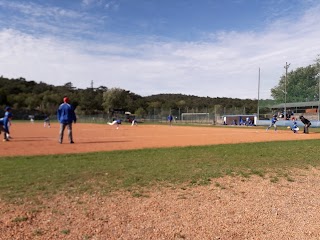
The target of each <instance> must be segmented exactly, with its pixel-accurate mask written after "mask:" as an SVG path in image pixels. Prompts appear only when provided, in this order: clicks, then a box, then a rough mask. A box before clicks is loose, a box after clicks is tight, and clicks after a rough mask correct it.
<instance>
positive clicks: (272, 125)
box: [266, 115, 278, 131]
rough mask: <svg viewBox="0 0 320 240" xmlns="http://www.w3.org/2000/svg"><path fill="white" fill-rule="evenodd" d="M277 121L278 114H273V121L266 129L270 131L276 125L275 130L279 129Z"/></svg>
mask: <svg viewBox="0 0 320 240" xmlns="http://www.w3.org/2000/svg"><path fill="white" fill-rule="evenodd" d="M277 121H278V119H277V115H273V117H272V119H271V123H270V125H269V127H267V129H266V131H268V130H269V129H270V128H271V127H274V131H277V125H276V122H277Z"/></svg>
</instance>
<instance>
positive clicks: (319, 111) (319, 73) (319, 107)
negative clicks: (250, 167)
mask: <svg viewBox="0 0 320 240" xmlns="http://www.w3.org/2000/svg"><path fill="white" fill-rule="evenodd" d="M316 77H318V85H319V93H318V122H319V121H320V70H319V72H318V74H317V75H316Z"/></svg>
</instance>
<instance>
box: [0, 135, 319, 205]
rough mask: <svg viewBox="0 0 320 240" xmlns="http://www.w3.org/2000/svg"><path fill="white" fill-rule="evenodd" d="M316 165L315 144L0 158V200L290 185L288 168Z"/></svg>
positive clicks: (278, 143)
mask: <svg viewBox="0 0 320 240" xmlns="http://www.w3.org/2000/svg"><path fill="white" fill-rule="evenodd" d="M319 164H320V155H319V140H305V141H283V142H266V143H243V144H232V145H213V146H196V147H182V148H181V147H179V148H161V149H145V150H129V151H113V152H99V153H86V154H70V155H49V156H36V157H1V158H0V198H1V199H2V200H5V201H9V202H19V201H21V200H25V199H29V198H34V197H38V196H39V197H50V196H52V195H53V194H59V193H64V194H65V193H68V194H79V193H84V192H87V193H93V192H99V193H102V194H105V193H112V192H113V191H117V190H128V191H132V192H133V193H134V192H135V193H136V191H137V189H140V190H141V189H142V188H141V187H150V186H151V187H152V186H155V185H157V186H171V185H175V184H180V185H181V186H184V187H188V186H192V185H203V184H209V183H210V182H212V181H213V182H214V178H217V177H223V176H225V175H233V176H243V177H250V175H253V174H254V175H259V176H261V177H266V178H270V181H271V182H277V181H278V180H279V178H285V179H287V180H288V181H294V176H293V175H291V174H290V173H291V170H292V169H294V168H302V169H306V168H309V167H310V166H312V167H318V166H319ZM138 191H139V190H138Z"/></svg>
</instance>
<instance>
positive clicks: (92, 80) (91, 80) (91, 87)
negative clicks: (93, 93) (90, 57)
mask: <svg viewBox="0 0 320 240" xmlns="http://www.w3.org/2000/svg"><path fill="white" fill-rule="evenodd" d="M91 89H92V90H93V80H91Z"/></svg>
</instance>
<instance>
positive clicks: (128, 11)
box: [0, 0, 320, 99]
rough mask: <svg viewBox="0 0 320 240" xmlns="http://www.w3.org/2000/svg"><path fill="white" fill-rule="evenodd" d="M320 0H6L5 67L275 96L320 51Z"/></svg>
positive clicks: (85, 79)
mask: <svg viewBox="0 0 320 240" xmlns="http://www.w3.org/2000/svg"><path fill="white" fill-rule="evenodd" d="M319 12H320V2H319V1H318V0H278V1H276V0H46V1H43V0H0V74H1V75H3V76H4V77H9V78H18V77H24V78H26V79H27V80H34V81H36V82H40V81H42V82H45V83H48V84H53V85H63V84H65V83H67V82H72V83H73V85H74V86H75V87H78V88H87V87H90V84H91V81H93V82H94V86H95V87H98V86H106V87H108V88H113V87H119V88H123V89H126V90H130V91H131V92H134V93H136V94H139V95H142V96H148V95H152V94H160V93H181V94H187V95H196V96H209V97H233V98H252V99H254V98H257V97H258V70H259V68H260V69H261V88H260V98H270V89H271V88H272V87H274V86H276V85H277V84H278V82H279V79H280V77H281V75H282V74H284V72H285V69H284V65H285V63H286V62H289V63H291V65H290V68H289V71H290V70H294V69H296V68H298V67H304V66H307V65H309V64H312V63H314V60H315V59H316V58H317V57H318V54H320V45H319V39H320V14H319Z"/></svg>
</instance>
